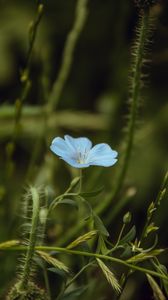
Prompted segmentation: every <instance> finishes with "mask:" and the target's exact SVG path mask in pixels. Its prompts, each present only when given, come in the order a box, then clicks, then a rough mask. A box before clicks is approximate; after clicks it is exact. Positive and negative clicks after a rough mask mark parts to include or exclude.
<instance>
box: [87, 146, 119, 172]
mask: <svg viewBox="0 0 168 300" xmlns="http://www.w3.org/2000/svg"><path fill="white" fill-rule="evenodd" d="M117 155H118V153H117V151H114V150H112V149H111V147H110V146H109V145H108V144H104V143H102V144H98V145H96V146H94V147H93V148H92V149H91V150H90V153H89V155H88V159H87V162H88V163H89V164H90V165H95V166H103V167H110V166H113V165H114V164H115V163H116V162H117V158H116V157H117Z"/></svg>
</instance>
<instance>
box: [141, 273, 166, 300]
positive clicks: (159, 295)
mask: <svg viewBox="0 0 168 300" xmlns="http://www.w3.org/2000/svg"><path fill="white" fill-rule="evenodd" d="M146 276H147V279H148V282H149V284H150V286H151V288H152V291H153V296H154V299H155V300H166V297H165V296H164V294H163V292H162V291H161V289H160V287H159V285H158V284H157V282H156V281H155V279H154V278H153V277H152V276H151V275H149V274H146Z"/></svg>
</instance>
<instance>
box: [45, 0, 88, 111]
mask: <svg viewBox="0 0 168 300" xmlns="http://www.w3.org/2000/svg"><path fill="white" fill-rule="evenodd" d="M87 3H88V0H78V1H77V6H76V18H75V21H74V25H73V28H72V30H71V31H70V33H69V35H68V37H67V40H66V43H65V48H64V52H63V59H62V65H61V68H60V71H59V74H58V78H57V79H56V81H55V83H54V85H53V88H52V91H51V94H50V96H49V101H48V105H47V107H46V109H47V111H48V113H51V112H52V111H53V110H54V108H55V107H56V106H57V104H58V101H59V99H60V96H61V93H62V91H63V88H64V85H65V83H66V81H67V78H68V75H69V73H70V69H71V65H72V62H73V56H74V50H75V47H76V43H77V40H78V38H79V36H80V34H81V31H82V29H83V27H84V25H85V21H86V17H87Z"/></svg>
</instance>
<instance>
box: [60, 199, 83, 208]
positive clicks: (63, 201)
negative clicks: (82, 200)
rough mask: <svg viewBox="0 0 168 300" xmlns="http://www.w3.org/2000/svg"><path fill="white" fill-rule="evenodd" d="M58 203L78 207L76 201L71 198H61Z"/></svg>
mask: <svg viewBox="0 0 168 300" xmlns="http://www.w3.org/2000/svg"><path fill="white" fill-rule="evenodd" d="M58 204H68V205H72V206H74V207H76V208H78V205H77V203H76V201H75V200H72V199H63V200H61V201H60V202H58Z"/></svg>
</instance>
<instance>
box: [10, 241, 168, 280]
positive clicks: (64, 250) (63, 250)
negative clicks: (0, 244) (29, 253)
mask: <svg viewBox="0 0 168 300" xmlns="http://www.w3.org/2000/svg"><path fill="white" fill-rule="evenodd" d="M26 249H27V247H25V246H19V247H12V248H6V249H5V250H6V251H9V250H12V251H24V250H26ZM35 249H36V250H40V251H56V252H60V253H66V254H74V255H77V256H78V255H79V256H86V257H95V258H100V259H103V260H108V261H112V262H115V263H118V264H120V265H123V266H126V267H128V268H130V269H133V270H136V271H140V272H143V273H145V274H150V275H153V276H156V277H159V278H162V279H165V280H167V281H168V276H166V275H164V274H160V273H158V272H156V271H153V270H149V269H146V268H143V267H140V266H137V265H134V264H131V263H128V262H127V261H125V260H121V259H119V258H116V257H111V256H108V255H103V254H98V253H90V252H86V251H78V250H70V249H67V248H61V247H50V246H37V247H35Z"/></svg>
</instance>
